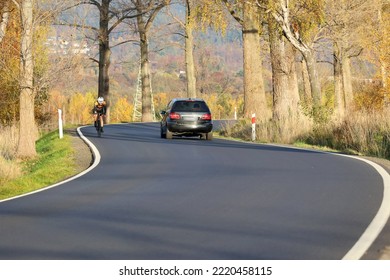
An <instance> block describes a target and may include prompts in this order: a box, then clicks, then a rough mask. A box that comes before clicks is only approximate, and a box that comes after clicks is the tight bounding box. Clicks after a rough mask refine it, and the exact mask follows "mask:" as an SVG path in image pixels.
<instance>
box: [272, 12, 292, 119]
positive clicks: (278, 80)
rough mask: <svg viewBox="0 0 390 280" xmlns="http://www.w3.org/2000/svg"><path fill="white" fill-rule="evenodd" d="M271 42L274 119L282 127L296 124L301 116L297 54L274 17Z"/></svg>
mask: <svg viewBox="0 0 390 280" xmlns="http://www.w3.org/2000/svg"><path fill="white" fill-rule="evenodd" d="M268 33H269V41H270V53H271V66H272V87H273V119H274V120H275V121H277V122H278V123H279V124H280V126H283V124H287V122H288V123H290V124H295V125H296V118H297V116H299V112H300V110H299V92H298V82H297V77H296V69H295V52H294V50H293V49H292V45H291V44H290V43H289V42H288V41H287V40H286V39H285V37H284V36H283V34H282V30H281V29H280V28H279V25H278V23H277V22H276V21H275V19H274V17H272V16H269V17H268Z"/></svg>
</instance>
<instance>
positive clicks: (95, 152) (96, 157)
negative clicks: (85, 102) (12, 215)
mask: <svg viewBox="0 0 390 280" xmlns="http://www.w3.org/2000/svg"><path fill="white" fill-rule="evenodd" d="M83 127H85V126H81V127H78V128H77V133H78V134H79V136H80V138H81V139H82V140H83V141H84V142H85V143H86V144H87V145H88V146H89V148H90V149H91V150H92V153H93V163H92V165H91V166H90V167H88V168H87V169H86V170H84V171H82V172H81V173H78V174H76V175H74V176H72V177H70V178H68V179H66V180H64V181H61V182H58V183H56V184H54V185H50V186H47V187H44V188H41V189H39V190H36V191H32V192H29V193H25V194H21V195H18V196H14V197H10V198H7V199H3V200H0V203H2V202H6V201H10V200H14V199H17V198H21V197H24V196H29V195H32V194H36V193H39V192H43V191H46V190H49V189H52V188H55V187H58V186H60V185H62V184H65V183H68V182H70V181H73V180H75V179H77V178H79V177H81V176H83V175H85V174H87V173H88V172H90V171H91V170H92V169H94V168H95V167H96V166H98V164H99V163H100V159H101V156H100V153H99V151H98V149H97V148H96V146H95V145H94V144H92V142H91V141H89V140H88V139H87V138H86V137H85V136H84V135H83V133H82V132H81V128H83Z"/></svg>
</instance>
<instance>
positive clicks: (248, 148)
mask: <svg viewBox="0 0 390 280" xmlns="http://www.w3.org/2000/svg"><path fill="white" fill-rule="evenodd" d="M82 133H83V134H84V135H85V136H86V137H88V139H89V140H90V141H92V142H93V143H94V145H95V146H96V147H97V148H98V150H99V151H100V154H101V161H100V164H99V165H98V166H97V167H96V168H94V169H93V170H92V171H90V172H88V173H87V174H85V175H84V176H81V177H79V178H77V179H75V180H73V181H70V182H68V183H66V184H62V185H60V186H58V187H56V188H52V189H49V190H46V191H43V192H39V193H36V194H33V195H30V196H25V197H22V198H18V199H15V200H10V201H5V202H2V203H0V259H39V260H41V259H74V260H78V259H139V260H146V259H188V260H191V259H200V260H209V259H269V260H272V259H283V260H285V259H286V260H289V259H297V260H316V259H320V260H325V259H326V260H328V259H342V258H343V257H344V256H345V254H346V253H347V252H348V251H349V250H350V249H351V248H352V247H353V246H354V244H355V243H356V242H357V240H358V239H359V238H360V236H361V235H362V233H363V232H364V231H365V230H366V228H367V227H368V225H369V224H370V223H371V221H372V220H373V218H374V216H375V215H376V213H377V211H378V209H379V208H380V205H381V202H382V198H383V181H382V177H381V176H380V175H379V174H378V172H377V171H376V170H375V169H374V168H373V167H371V166H370V165H368V164H366V163H364V162H361V161H358V160H355V159H351V158H347V157H341V156H336V155H332V154H327V153H320V152H314V151H305V150H297V149H291V148H283V147H276V146H268V145H260V144H250V143H249V144H246V143H239V142H232V141H227V140H221V139H214V140H213V141H205V140H199V139H194V138H188V139H186V138H183V139H181V138H178V139H173V140H166V139H160V132H159V128H158V125H157V124H121V125H110V126H106V128H105V133H104V135H103V137H102V138H97V137H96V133H95V131H94V129H93V128H92V127H86V128H83V129H82Z"/></svg>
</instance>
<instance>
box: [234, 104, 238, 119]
mask: <svg viewBox="0 0 390 280" xmlns="http://www.w3.org/2000/svg"><path fill="white" fill-rule="evenodd" d="M234 119H235V120H237V106H236V107H234Z"/></svg>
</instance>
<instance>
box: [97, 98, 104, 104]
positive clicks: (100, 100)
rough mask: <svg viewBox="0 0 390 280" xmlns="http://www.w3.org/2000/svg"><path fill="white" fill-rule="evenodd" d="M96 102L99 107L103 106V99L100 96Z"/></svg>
mask: <svg viewBox="0 0 390 280" xmlns="http://www.w3.org/2000/svg"><path fill="white" fill-rule="evenodd" d="M97 101H98V103H99V104H100V105H101V104H103V102H104V98H103V97H101V96H100V97H99V98H98V99H97Z"/></svg>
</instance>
